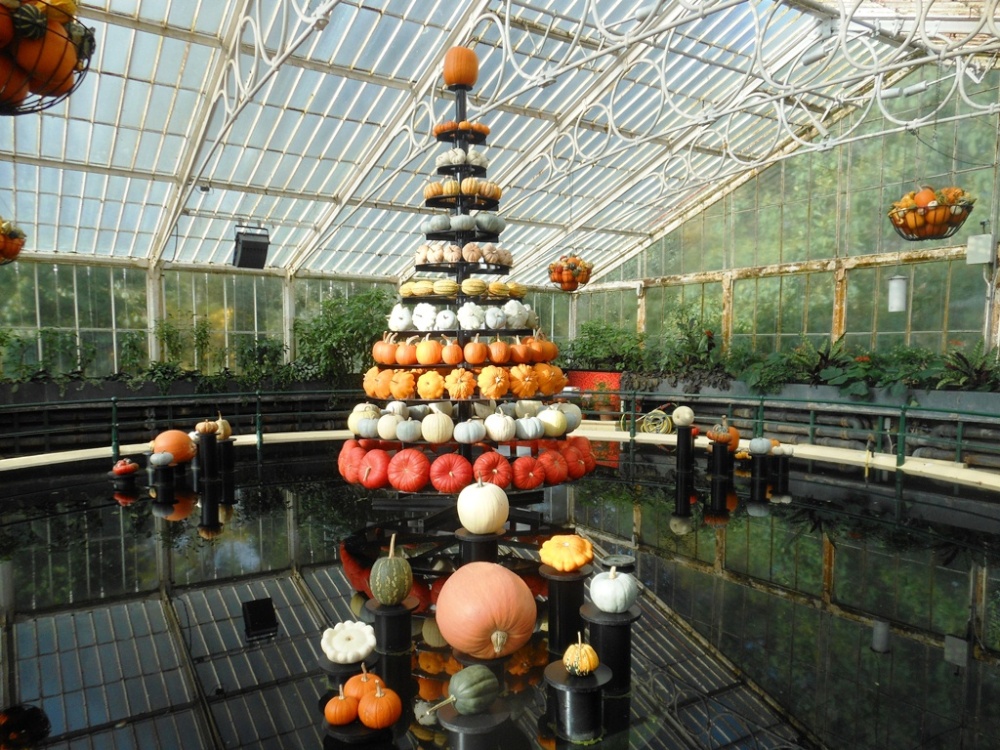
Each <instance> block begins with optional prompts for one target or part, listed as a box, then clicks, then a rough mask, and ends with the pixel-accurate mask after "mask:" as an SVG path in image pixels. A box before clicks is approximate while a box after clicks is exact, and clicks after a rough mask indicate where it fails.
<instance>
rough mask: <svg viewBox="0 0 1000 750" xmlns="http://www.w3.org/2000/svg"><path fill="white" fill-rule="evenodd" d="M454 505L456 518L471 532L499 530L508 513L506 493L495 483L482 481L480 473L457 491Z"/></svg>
mask: <svg viewBox="0 0 1000 750" xmlns="http://www.w3.org/2000/svg"><path fill="white" fill-rule="evenodd" d="M501 458H503V456H501ZM456 507H457V510H458V520H459V521H460V522H461V523H462V526H463V527H464V528H466V529H467V530H468V531H469V532H471V533H473V534H496V533H498V532H500V531H501V530H502V529H503V527H504V524H506V523H507V516H508V515H509V514H510V504H509V502H508V500H507V493H506V492H504V491H503V489H502V488H500V487H498V486H497V485H495V484H492V483H489V482H483V478H482V476H481V475H480V476H479V478H478V481H477V482H476V483H475V484H470V485H468V486H467V487H465V488H463V489H462V491H461V492H459V493H458V503H457V506H456Z"/></svg>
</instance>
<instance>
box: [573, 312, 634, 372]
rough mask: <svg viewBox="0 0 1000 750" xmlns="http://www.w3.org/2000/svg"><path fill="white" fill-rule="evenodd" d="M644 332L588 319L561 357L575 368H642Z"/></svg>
mask: <svg viewBox="0 0 1000 750" xmlns="http://www.w3.org/2000/svg"><path fill="white" fill-rule="evenodd" d="M644 340H645V336H644V334H641V333H637V332H636V331H635V330H634V329H629V328H625V327H624V326H618V325H611V324H608V323H604V322H603V321H600V320H588V321H587V322H586V323H584V324H583V325H582V326H580V330H579V331H578V332H577V335H576V336H575V337H574V338H573V339H572V340H571V341H570V342H569V344H568V345H567V346H565V347H563V350H562V352H561V357H562V359H563V361H565V362H566V363H567V365H568V366H569V367H571V368H573V369H575V370H608V371H612V372H624V371H626V370H639V369H641V367H642V363H643V351H642V347H643V342H644Z"/></svg>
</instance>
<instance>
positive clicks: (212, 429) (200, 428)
mask: <svg viewBox="0 0 1000 750" xmlns="http://www.w3.org/2000/svg"><path fill="white" fill-rule="evenodd" d="M194 431H195V432H197V433H198V434H199V435H214V434H215V433H217V432H218V431H219V425H218V423H216V422H215V420H212V419H204V420H202V421H201V422H199V423H198V424H196V425H195V426H194Z"/></svg>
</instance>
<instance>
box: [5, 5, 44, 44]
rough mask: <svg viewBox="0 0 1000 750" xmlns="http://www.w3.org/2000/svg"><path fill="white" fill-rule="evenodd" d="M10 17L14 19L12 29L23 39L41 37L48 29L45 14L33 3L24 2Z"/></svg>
mask: <svg viewBox="0 0 1000 750" xmlns="http://www.w3.org/2000/svg"><path fill="white" fill-rule="evenodd" d="M11 17H12V19H13V21H14V31H16V32H17V35H18V36H21V37H24V38H25V39H41V38H42V36H43V35H44V34H45V32H46V31H47V30H48V21H47V20H46V18H45V14H44V13H42V11H41V10H39V9H38V8H37V7H36V6H34V5H30V4H28V3H24V4H23V5H22V6H21V7H20V8H18V9H17V10H15V11H14V12H13V13H12V14H11Z"/></svg>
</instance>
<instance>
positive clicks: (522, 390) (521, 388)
mask: <svg viewBox="0 0 1000 750" xmlns="http://www.w3.org/2000/svg"><path fill="white" fill-rule="evenodd" d="M510 390H511V393H513V394H514V395H515V396H517V397H518V398H531V397H532V396H534V395H535V394H536V393H538V378H537V376H536V375H535V368H534V367H532V366H531V365H514V366H513V367H511V368H510Z"/></svg>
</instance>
